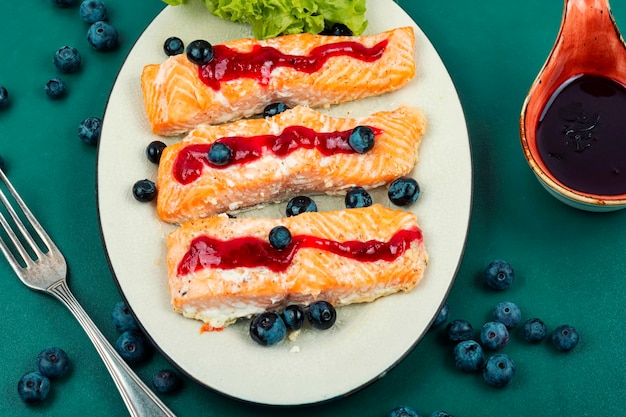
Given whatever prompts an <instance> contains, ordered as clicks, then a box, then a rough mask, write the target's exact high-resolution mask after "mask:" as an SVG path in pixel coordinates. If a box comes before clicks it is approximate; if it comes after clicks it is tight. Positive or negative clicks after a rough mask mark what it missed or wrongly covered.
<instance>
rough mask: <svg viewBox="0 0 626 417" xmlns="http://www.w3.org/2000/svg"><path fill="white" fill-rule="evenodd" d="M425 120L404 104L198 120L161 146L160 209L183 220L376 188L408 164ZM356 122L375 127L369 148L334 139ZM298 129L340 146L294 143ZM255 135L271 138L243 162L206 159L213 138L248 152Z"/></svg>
mask: <svg viewBox="0 0 626 417" xmlns="http://www.w3.org/2000/svg"><path fill="white" fill-rule="evenodd" d="M426 124H427V120H426V118H425V116H424V115H423V113H422V112H421V111H420V110H418V109H416V108H414V107H411V106H408V105H403V106H400V107H398V108H397V109H396V110H393V111H382V112H378V113H374V114H372V115H370V116H367V117H362V118H334V117H331V116H328V115H324V114H322V113H320V112H318V111H316V110H313V109H311V108H309V107H304V106H298V107H295V108H293V109H290V110H287V111H285V112H283V113H280V114H278V115H276V116H274V117H271V118H266V119H259V118H254V119H243V120H238V121H235V122H232V123H229V124H223V125H216V126H213V125H203V126H200V127H198V128H197V129H194V130H193V131H191V132H190V133H189V134H188V135H187V136H185V137H184V138H183V140H181V141H179V142H177V143H175V144H172V145H170V146H167V147H166V148H165V150H164V151H163V154H162V156H161V161H160V163H159V171H158V176H157V189H158V194H157V213H158V215H159V217H160V218H161V219H162V220H163V221H165V222H169V223H182V222H184V221H188V220H192V219H196V218H201V217H207V216H211V215H215V214H219V213H223V212H227V211H233V210H237V209H241V208H246V207H251V206H255V205H257V204H261V203H266V202H278V201H283V200H285V199H287V198H290V197H293V196H295V195H298V194H303V193H313V194H321V193H339V192H342V191H345V190H347V189H349V188H350V187H353V186H361V187H364V188H366V189H370V188H374V187H378V186H381V185H384V184H387V183H389V182H391V181H393V180H394V179H396V178H398V177H400V176H402V175H405V174H407V173H409V172H410V171H411V170H412V169H413V167H414V166H415V164H416V163H417V161H418V149H419V146H420V143H421V138H422V136H423V135H424V132H425V129H426ZM357 126H361V127H363V126H367V127H369V128H370V129H372V131H373V132H375V136H374V141H375V142H374V146H373V148H372V149H371V150H369V151H368V152H365V153H357V152H354V151H352V150H351V149H350V148H349V146H348V144H347V143H346V142H345V141H340V140H339V139H338V138H340V137H343V138H345V137H346V135H348V134H349V133H350V132H351V131H352V130H353V129H354V128H355V127H357ZM298 129H300V130H298ZM302 132H304V133H306V132H308V133H309V134H311V135H314V136H315V135H317V136H322V138H326V139H327V142H326V143H327V144H329V145H328V146H331V145H332V146H336V148H337V149H331V150H329V149H319V148H316V147H306V146H300V147H299V146H298V145H297V143H298V141H299V140H302V134H303V133H302ZM324 135H325V136H324ZM341 135H343V136H341ZM259 139H263V140H268V141H269V140H270V139H271V140H276V142H272V143H266V144H265V145H264V146H263V147H262V148H259V149H258V150H257V151H254V152H252V151H251V152H250V153H251V154H253V156H254V158H252V159H249V160H246V159H245V158H244V160H243V161H242V163H233V164H232V165H228V166H215V165H212V164H210V163H209V162H208V158H207V154H208V151H209V149H210V146H211V144H213V143H215V142H222V143H226V142H227V141H230V142H229V143H230V145H229V146H230V147H237V146H240V147H242V149H244V150H246V151H248V150H249V149H247V148H246V147H248V146H252V145H250V143H257V142H258V141H259ZM320 140H321V139H320ZM275 143H279V144H281V146H282V147H283V148H284V149H283V148H281V149H283V150H280V149H279V150H278V151H276V150H272V149H270V148H276V147H277V146H278V145H275ZM242 152H243V151H237V150H236V149H235V150H234V151H233V153H235V154H240V153H242ZM276 152H278V154H277V153H276Z"/></svg>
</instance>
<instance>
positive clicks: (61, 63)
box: [53, 46, 81, 73]
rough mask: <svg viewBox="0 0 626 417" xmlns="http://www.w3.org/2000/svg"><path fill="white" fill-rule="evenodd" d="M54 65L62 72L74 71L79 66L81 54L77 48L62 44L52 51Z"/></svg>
mask: <svg viewBox="0 0 626 417" xmlns="http://www.w3.org/2000/svg"><path fill="white" fill-rule="evenodd" d="M53 61H54V66H55V67H57V69H58V70H59V71H61V72H64V73H70V72H76V71H78V69H79V68H80V63H81V56H80V53H79V52H78V49H76V48H74V47H72V46H64V47H62V48H59V49H57V51H56V52H55V53H54V59H53Z"/></svg>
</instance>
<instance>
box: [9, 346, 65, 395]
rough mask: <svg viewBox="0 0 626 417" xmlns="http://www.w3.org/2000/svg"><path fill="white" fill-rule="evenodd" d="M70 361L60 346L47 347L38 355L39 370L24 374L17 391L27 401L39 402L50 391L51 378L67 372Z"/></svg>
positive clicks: (56, 377)
mask: <svg viewBox="0 0 626 417" xmlns="http://www.w3.org/2000/svg"><path fill="white" fill-rule="evenodd" d="M69 365H70V361H69V358H68V356H67V353H65V351H64V350H63V349H61V348H58V347H47V348H45V349H43V350H42V351H41V352H39V355H37V370H36V371H30V372H27V373H25V374H24V375H22V377H21V378H20V380H19V382H18V383H17V393H18V395H19V396H20V398H21V399H22V400H23V401H24V402H27V403H38V402H41V401H43V400H44V399H46V397H47V396H48V393H49V392H50V387H51V383H50V380H53V379H58V378H61V377H62V376H63V375H65V374H66V373H67V370H68V369H69Z"/></svg>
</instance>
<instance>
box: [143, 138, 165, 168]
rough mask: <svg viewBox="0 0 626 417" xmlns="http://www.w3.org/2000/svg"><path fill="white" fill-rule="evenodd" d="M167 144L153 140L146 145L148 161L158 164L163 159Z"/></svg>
mask: <svg viewBox="0 0 626 417" xmlns="http://www.w3.org/2000/svg"><path fill="white" fill-rule="evenodd" d="M166 147H167V145H166V144H165V143H163V142H161V141H160V140H153V141H152V142H150V143H149V144H148V146H146V157H147V158H148V161H150V162H152V163H153V164H158V163H159V162H160V161H161V155H162V154H163V149H165V148H166Z"/></svg>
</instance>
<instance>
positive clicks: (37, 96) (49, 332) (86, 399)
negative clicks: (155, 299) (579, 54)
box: [0, 0, 626, 417]
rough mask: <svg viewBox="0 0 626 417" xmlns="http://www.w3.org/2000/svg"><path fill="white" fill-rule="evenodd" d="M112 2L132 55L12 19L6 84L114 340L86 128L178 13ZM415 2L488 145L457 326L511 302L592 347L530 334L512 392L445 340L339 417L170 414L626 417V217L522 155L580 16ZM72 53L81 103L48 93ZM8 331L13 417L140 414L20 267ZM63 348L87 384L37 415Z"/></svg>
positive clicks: (3, 374)
mask: <svg viewBox="0 0 626 417" xmlns="http://www.w3.org/2000/svg"><path fill="white" fill-rule="evenodd" d="M370 1H375V0H370ZM105 3H106V4H107V6H108V8H109V16H110V18H109V20H110V22H111V23H112V24H114V25H115V26H116V27H117V28H118V30H119V32H120V35H121V46H120V48H119V49H118V50H116V51H113V52H109V53H99V52H96V51H95V50H93V49H91V48H90V47H89V45H88V44H87V41H86V31H87V24H86V23H84V22H82V21H81V20H80V18H79V15H78V7H77V6H75V7H72V8H68V9H61V8H58V7H55V6H54V5H53V4H52V2H51V1H50V0H38V1H2V2H0V17H1V23H0V35H1V40H0V85H4V86H6V87H7V89H8V90H9V94H10V96H11V104H10V106H9V107H8V108H5V109H2V110H0V155H2V156H3V157H4V158H5V160H6V162H7V170H8V173H9V177H10V178H11V179H12V181H13V182H14V184H15V185H16V187H17V188H18V190H19V191H20V192H21V193H22V194H23V197H24V198H25V200H26V201H27V203H28V204H29V205H30V206H31V208H32V210H33V211H34V212H35V213H36V214H37V215H38V217H39V218H40V220H41V222H42V223H43V224H44V226H45V227H46V228H47V229H48V231H49V233H50V235H51V236H52V237H53V238H54V240H55V241H56V242H57V244H58V246H59V247H60V248H61V249H62V251H63V252H64V253H65V255H66V257H67V259H68V260H69V265H70V287H71V288H72V289H73V291H74V293H75V294H76V295H77V298H78V299H79V300H80V301H81V302H82V304H83V306H84V308H85V309H86V310H87V312H88V313H89V314H90V315H91V317H92V318H93V320H94V321H95V322H96V324H97V325H98V326H99V327H100V328H101V329H102V331H103V333H104V334H105V336H107V338H108V339H109V340H111V341H114V340H115V338H116V337H117V333H116V331H115V329H114V328H113V326H112V324H111V321H110V311H111V308H112V307H113V305H114V304H115V303H116V302H117V301H118V300H120V299H121V296H120V294H119V292H118V291H117V287H116V285H115V283H114V281H113V279H112V275H111V273H110V271H109V269H108V265H107V262H106V258H105V255H104V252H103V247H102V242H101V239H100V235H99V226H98V218H97V210H96V187H95V173H96V169H97V166H96V159H97V150H96V148H94V147H92V146H88V145H86V144H83V143H82V142H81V141H80V140H79V139H78V137H77V135H76V128H77V125H78V123H79V122H80V120H82V119H83V118H86V117H89V116H101V115H102V114H103V111H104V109H105V106H106V102H107V97H108V94H109V91H110V89H111V87H112V84H113V82H114V80H115V76H116V73H117V71H118V70H119V68H120V67H121V65H122V63H123V61H124V59H125V56H126V54H127V53H128V51H129V50H130V48H131V47H132V45H133V43H134V41H135V40H136V39H137V38H138V37H139V35H140V34H141V32H142V30H143V29H144V28H145V27H146V26H147V25H148V24H149V23H150V21H151V20H152V19H153V18H154V16H155V15H156V14H157V13H158V12H159V11H160V10H162V8H163V7H164V4H163V3H161V2H160V1H158V0H135V1H126V0H106V1H105ZM398 3H400V5H401V6H402V7H403V8H404V9H405V10H406V11H407V12H408V13H409V14H410V15H411V16H412V17H413V18H414V20H415V21H416V22H417V24H418V25H419V26H420V27H421V28H422V29H423V30H424V32H425V33H426V34H427V36H428V37H429V38H430V39H431V41H432V43H433V44H434V46H435V48H437V50H438V51H439V53H440V55H441V57H442V59H443V61H444V63H445V64H446V66H447V68H448V70H449V72H450V74H451V76H452V78H453V80H454V82H455V84H456V86H457V88H458V92H459V96H460V99H461V102H462V104H463V107H464V110H465V112H466V116H467V123H468V127H469V132H470V136H471V142H472V153H473V164H474V170H475V171H474V200H473V212H472V218H471V224H470V229H469V235H468V240H467V248H466V251H465V255H464V258H463V261H462V264H461V266H460V269H459V272H458V276H457V278H456V282H455V284H454V286H453V288H452V290H451V293H450V296H449V303H450V306H451V318H464V319H467V320H469V321H470V322H471V323H472V324H473V325H474V327H475V328H480V326H482V324H483V323H484V322H485V321H487V320H488V319H489V318H490V313H491V309H492V308H493V306H494V305H495V304H496V303H498V302H499V301H503V300H510V301H514V302H516V303H518V304H519V306H520V307H521V309H522V314H523V318H524V320H525V319H527V318H530V317H540V318H542V319H543V320H544V321H545V322H546V323H547V325H548V326H549V327H550V328H551V329H552V328H554V327H556V326H557V325H559V324H564V323H569V324H572V325H574V326H575V327H576V328H577V329H578V330H579V332H580V333H581V342H580V344H579V345H578V347H577V348H576V349H575V350H574V351H572V352H569V353H567V354H563V353H558V352H556V351H555V350H554V349H553V348H552V347H551V346H550V345H549V344H548V343H542V344H540V345H529V344H526V343H524V342H523V341H522V339H521V337H520V335H519V333H518V332H517V331H514V332H513V335H512V338H511V342H510V343H509V345H508V346H506V347H505V349H504V352H505V353H508V354H510V355H511V356H512V358H513V359H514V361H515V362H516V365H517V376H516V378H515V380H514V382H513V383H512V384H511V385H510V386H508V387H506V388H504V389H501V390H496V389H493V388H491V387H489V386H487V385H486V384H485V383H483V381H482V379H481V378H480V376H478V375H473V374H463V373H461V372H459V371H456V370H455V369H454V366H453V364H452V362H451V356H450V347H449V346H447V345H446V344H445V343H443V342H442V341H441V339H440V331H439V330H433V331H431V332H429V334H427V335H426V337H425V338H424V339H423V341H422V342H421V343H420V344H419V345H418V346H417V347H416V348H415V349H414V350H413V351H412V352H411V353H410V354H409V355H408V357H407V358H406V359H405V360H404V361H402V362H401V363H400V364H399V365H398V366H397V367H396V368H394V369H393V370H391V371H390V372H389V373H388V374H387V375H386V376H385V377H384V378H382V379H381V380H379V381H377V382H375V383H374V384H372V385H370V386H368V387H366V388H365V389H363V390H361V391H360V392H358V393H356V394H353V395H351V396H349V397H348V398H344V399H340V400H336V401H333V402H331V403H328V404H324V405H318V406H309V407H303V408H296V409H285V408H266V407H258V406H254V405H250V404H243V403H241V402H238V401H236V400H232V399H227V398H224V397H222V396H221V395H219V394H216V393H214V392H212V391H210V390H207V389H205V388H203V387H201V386H199V385H196V384H194V383H193V382H192V381H189V380H186V384H185V387H184V389H183V390H182V391H180V392H178V393H176V394H174V395H164V396H162V398H163V399H164V401H165V402H166V403H167V404H168V406H170V407H171V409H172V410H173V411H174V412H176V413H177V414H178V415H180V416H291V415H301V416H319V415H323V416H331V417H332V416H345V415H350V416H364V417H367V416H372V417H374V416H385V415H386V414H387V413H389V411H390V410H391V409H393V408H394V407H396V406H398V405H408V406H411V407H413V408H415V409H416V410H418V411H419V412H421V413H422V414H424V415H430V413H432V412H433V411H435V410H437V409H444V410H447V411H448V412H450V413H451V414H453V415H455V416H457V417H458V416H495V415H515V416H538V415H572V416H600V415H611V416H615V415H624V410H625V409H626V397H625V395H626V387H625V385H626V380H625V379H626V377H625V375H626V374H625V372H624V362H625V361H626V358H625V356H626V349H625V347H624V346H625V341H626V336H624V332H623V328H624V322H625V317H626V314H625V309H624V306H623V303H622V300H623V299H624V297H625V292H626V282H625V280H624V272H625V269H626V268H625V265H626V262H625V261H624V259H625V257H624V254H623V252H624V248H625V241H626V233H624V230H626V212H623V211H620V212H613V213H602V214H598V213H588V212H582V211H578V210H575V209H572V208H570V207H568V206H566V205H564V204H562V203H560V202H558V201H556V200H555V199H554V198H552V197H551V196H549V195H548V193H546V192H545V191H544V190H543V188H542V187H541V186H540V185H539V183H538V182H537V181H536V180H535V178H534V176H533V175H532V173H531V171H530V169H529V168H528V166H527V164H526V162H525V160H524V158H523V156H522V152H521V147H520V144H519V135H518V118H519V113H520V108H521V106H522V102H523V99H524V97H525V95H526V93H527V91H528V88H529V87H530V85H531V83H532V81H533V80H534V78H535V76H536V74H537V72H538V71H539V69H540V67H541V66H542V65H543V62H544V61H545V59H546V57H547V56H548V53H549V51H550V49H551V47H552V44H553V42H554V40H555V37H556V35H557V32H558V28H559V24H560V20H561V14H562V7H563V2H562V1H557V0H552V1H546V0H527V1H524V2H509V1H499V2H495V1H489V2H466V1H453V0H440V1H434V2H433V1H422V0H410V1H409V0H406V1H398ZM612 6H613V11H614V14H615V18H616V20H617V22H618V24H619V25H622V26H623V27H624V28H626V3H625V2H617V1H615V4H613V5H612ZM625 30H626V29H625ZM170 35H172V34H163V36H164V38H165V37H167V36H170ZM66 44H70V45H73V46H75V47H76V48H78V49H79V51H80V52H81V53H82V55H83V68H82V70H81V71H80V72H79V73H77V74H70V75H66V76H64V78H65V80H66V82H67V83H68V86H69V91H68V92H69V95H68V96H67V97H66V98H65V99H63V100H59V101H52V100H49V99H48V98H47V97H46V96H45V94H44V92H43V85H44V83H45V82H46V80H47V79H49V78H50V77H53V76H57V75H58V73H57V71H56V69H55V68H54V66H53V64H52V55H53V53H54V51H56V49H58V48H60V47H61V46H64V45H66ZM496 258H501V259H506V260H508V261H509V262H510V263H511V264H512V265H513V266H514V268H515V270H516V282H515V285H514V286H513V287H512V288H510V289H509V290H507V291H505V292H494V291H490V290H488V289H487V288H486V287H485V286H484V285H483V284H482V283H481V281H480V274H481V272H482V271H483V270H484V268H485V266H486V265H487V264H488V263H489V262H490V261H491V260H493V259H496ZM0 314H1V315H2V317H1V318H0V338H1V342H0V415H2V416H34V415H46V416H79V415H80V416H82V415H89V416H122V415H125V414H126V409H125V407H124V405H123V403H122V401H121V399H120V397H119V395H118V393H117V391H116V389H115V387H114V385H113V382H112V381H111V380H110V378H109V376H108V373H107V372H106V370H105V368H104V365H103V364H102V362H101V361H100V358H99V357H98V356H97V354H96V351H95V349H94V348H93V347H92V346H91V344H90V342H89V340H88V338H87V337H86V335H85V334H84V333H83V331H82V329H81V328H80V327H79V325H78V323H77V322H76V321H75V320H74V318H73V317H72V316H71V314H70V313H69V311H67V310H66V309H65V308H64V307H63V306H62V305H61V304H60V303H58V302H57V301H56V300H54V299H52V298H50V297H46V296H44V295H40V294H36V293H33V292H31V291H30V290H28V289H27V288H26V287H24V286H22V285H21V283H20V282H19V281H18V279H17V278H16V277H15V276H14V275H13V273H12V271H11V270H10V269H9V267H8V266H7V264H6V263H5V262H0ZM518 330H519V329H518ZM49 345H56V346H60V347H62V348H63V349H65V350H66V351H67V352H68V354H69V356H70V358H71V360H72V368H71V372H70V374H69V375H68V376H66V377H64V378H63V379H62V380H59V381H54V382H53V387H52V393H51V395H50V397H49V398H48V400H46V402H45V403H43V404H40V405H38V406H28V405H26V404H24V403H22V402H21V400H20V399H19V397H18V395H17V390H16V386H17V381H18V379H19V378H20V376H21V375H22V374H23V373H25V372H27V371H29V370H33V369H34V368H35V366H36V365H35V358H36V355H37V353H38V352H39V351H40V350H41V349H42V348H44V347H46V346H49ZM198 359H199V360H220V359H216V358H198ZM229 360H237V359H236V358H229ZM165 366H168V364H167V362H166V361H165V360H164V359H163V357H161V356H160V355H158V354H155V355H154V356H153V357H152V359H151V360H150V361H149V362H148V363H146V364H144V365H141V366H138V367H136V370H137V372H138V374H139V375H140V376H141V377H142V379H144V380H145V381H149V380H150V379H151V376H152V374H153V373H154V372H155V371H156V370H158V369H160V368H162V367H165ZM267 383H268V384H271V383H272V381H267Z"/></svg>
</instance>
